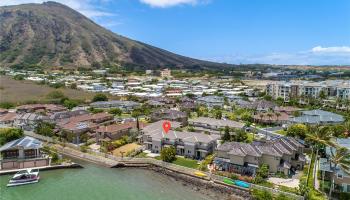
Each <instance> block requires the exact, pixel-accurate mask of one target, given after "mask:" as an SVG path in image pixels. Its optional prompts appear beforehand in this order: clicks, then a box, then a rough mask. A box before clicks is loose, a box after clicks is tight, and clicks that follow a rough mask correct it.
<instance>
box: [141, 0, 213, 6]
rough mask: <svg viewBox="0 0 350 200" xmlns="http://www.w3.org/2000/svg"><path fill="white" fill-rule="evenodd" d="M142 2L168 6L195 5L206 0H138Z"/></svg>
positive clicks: (206, 0)
mask: <svg viewBox="0 0 350 200" xmlns="http://www.w3.org/2000/svg"><path fill="white" fill-rule="evenodd" d="M140 1H141V2H142V3H145V4H148V5H149V6H151V7H158V8H168V7H172V6H177V5H184V4H188V5H196V4H199V3H208V0H140Z"/></svg>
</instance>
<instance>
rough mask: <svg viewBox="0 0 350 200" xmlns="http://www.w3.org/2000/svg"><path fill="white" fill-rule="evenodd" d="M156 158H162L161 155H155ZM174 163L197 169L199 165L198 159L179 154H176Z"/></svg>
mask: <svg viewBox="0 0 350 200" xmlns="http://www.w3.org/2000/svg"><path fill="white" fill-rule="evenodd" d="M155 159H157V160H160V156H157V157H155ZM172 163H173V164H176V165H180V166H184V167H189V168H193V169H197V168H198V166H199V165H198V161H197V160H192V159H188V158H183V157H179V156H176V160H174V161H173V162H172Z"/></svg>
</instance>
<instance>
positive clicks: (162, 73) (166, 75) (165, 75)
mask: <svg viewBox="0 0 350 200" xmlns="http://www.w3.org/2000/svg"><path fill="white" fill-rule="evenodd" d="M160 76H161V77H162V78H169V77H170V76H171V70H170V69H163V70H161V71H160Z"/></svg>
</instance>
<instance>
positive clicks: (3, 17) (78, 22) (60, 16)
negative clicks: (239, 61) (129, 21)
mask: <svg viewBox="0 0 350 200" xmlns="http://www.w3.org/2000/svg"><path fill="white" fill-rule="evenodd" d="M18 64H27V65H42V66H52V67H55V66H63V67H67V68H76V67H91V66H92V67H93V68H100V67H101V66H132V67H139V68H146V69H157V68H165V67H169V68H179V69H183V68H191V69H215V68H227V67H232V66H234V65H230V64H224V63H215V62H210V61H203V60H198V59H193V58H189V57H186V56H181V55H177V54H175V53H172V52H170V51H167V50H164V49H161V48H158V47H154V46H152V45H149V44H145V43H142V42H139V41H136V40H132V39H129V38H127V37H124V36H121V35H119V34H117V33H113V32H112V31H109V30H107V29H105V28H104V27H102V26H100V25H98V24H97V23H95V22H94V21H92V20H91V19H89V18H87V17H85V16H84V15H82V14H80V13H79V12H77V11H75V10H73V9H72V8H69V7H68V6H66V5H63V4H60V3H57V2H45V3H42V4H22V5H16V6H3V7H0V65H3V66H6V67H7V66H9V67H11V66H13V65H18Z"/></svg>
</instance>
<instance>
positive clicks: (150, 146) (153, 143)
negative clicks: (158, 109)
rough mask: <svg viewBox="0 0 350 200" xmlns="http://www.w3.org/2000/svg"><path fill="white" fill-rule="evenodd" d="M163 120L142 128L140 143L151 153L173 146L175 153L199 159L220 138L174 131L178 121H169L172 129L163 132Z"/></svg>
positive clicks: (211, 151)
mask: <svg viewBox="0 0 350 200" xmlns="http://www.w3.org/2000/svg"><path fill="white" fill-rule="evenodd" d="M163 122H164V121H158V122H155V123H152V124H150V125H148V126H146V127H144V128H143V129H142V137H141V138H140V143H141V144H143V145H144V146H145V148H146V149H147V150H150V151H152V152H153V153H160V151H161V150H162V149H163V148H165V147H170V146H173V147H175V148H176V154H177V155H180V156H185V157H188V158H193V159H199V160H201V159H204V158H205V157H206V156H207V155H208V154H211V153H213V151H214V150H215V148H216V146H217V140H218V139H219V138H220V136H218V135H207V134H203V133H195V132H182V131H176V130H175V128H177V127H180V123H178V122H171V126H172V130H169V132H168V133H165V132H164V131H163V129H162V124H163Z"/></svg>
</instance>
